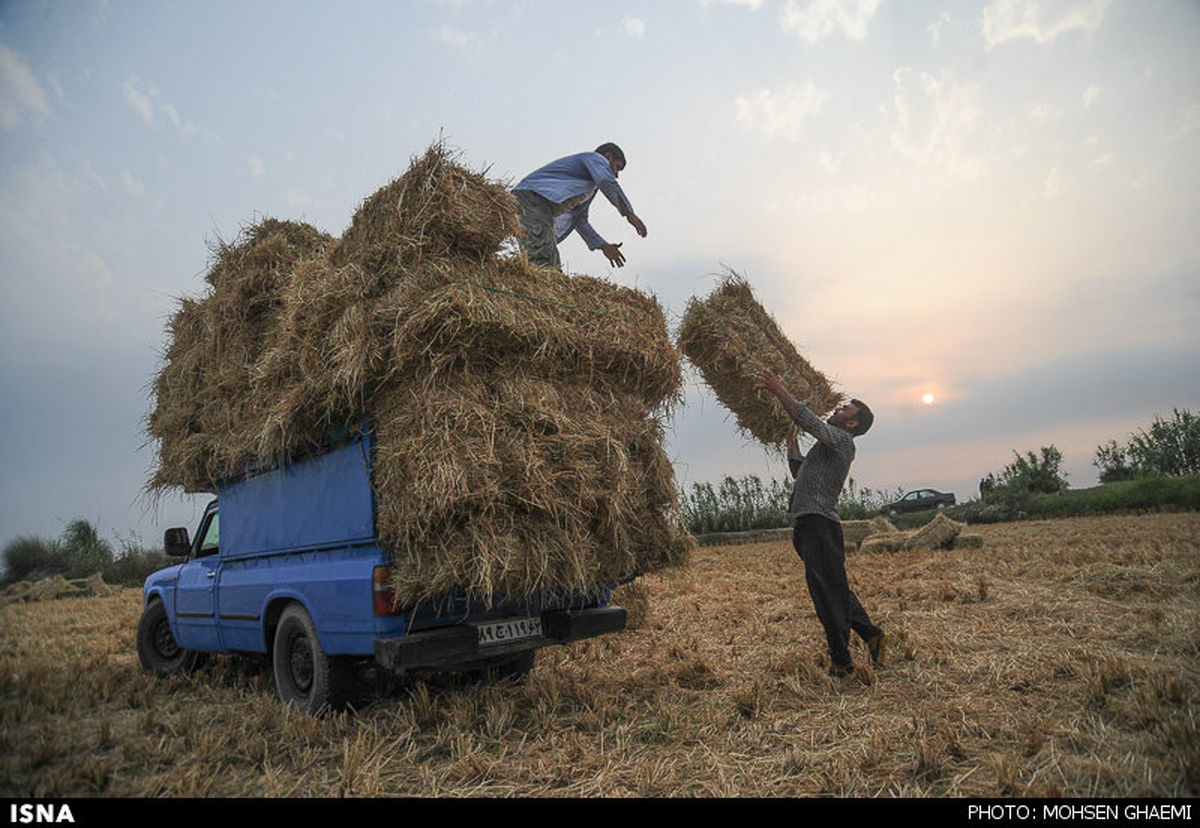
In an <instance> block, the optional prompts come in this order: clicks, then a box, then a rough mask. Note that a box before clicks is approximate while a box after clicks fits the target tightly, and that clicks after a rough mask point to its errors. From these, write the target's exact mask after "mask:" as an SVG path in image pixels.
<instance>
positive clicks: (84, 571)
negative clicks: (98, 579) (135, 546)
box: [59, 518, 113, 578]
mask: <svg viewBox="0 0 1200 828" xmlns="http://www.w3.org/2000/svg"><path fill="white" fill-rule="evenodd" d="M59 544H60V545H61V546H62V549H63V551H64V552H65V553H66V556H67V573H66V575H67V577H68V578H85V577H87V576H88V575H91V574H92V573H93V572H100V571H101V570H103V569H104V567H105V566H107V565H108V564H111V563H112V561H113V549H112V544H111V543H109V542H108V541H106V540H104V539H103V538H102V537H100V532H99V531H98V530H97V529H96V527H95V526H94V525H93V524H92V523H90V522H89V521H86V520H84V519H83V518H76V519H75V520H73V521H71V522H70V523H68V524H67V528H66V529H65V530H64V531H63V534H62V538H61V539H60V540H59Z"/></svg>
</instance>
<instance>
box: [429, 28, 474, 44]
mask: <svg viewBox="0 0 1200 828" xmlns="http://www.w3.org/2000/svg"><path fill="white" fill-rule="evenodd" d="M437 39H438V40H440V41H442V42H443V43H449V44H450V45H452V46H461V47H464V48H465V47H467V46H471V45H473V44H476V43H479V42H480V41H479V35H477V34H475V33H473V32H464V31H463V30H462V29H458V28H455V27H454V26H449V25H445V24H443V25H442V27H441V28H440V29H438V33H437Z"/></svg>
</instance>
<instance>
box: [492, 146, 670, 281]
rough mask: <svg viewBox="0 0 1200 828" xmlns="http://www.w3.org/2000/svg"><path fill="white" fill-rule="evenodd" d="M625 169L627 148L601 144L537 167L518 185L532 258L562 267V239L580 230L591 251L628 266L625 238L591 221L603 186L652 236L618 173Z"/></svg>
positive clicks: (525, 240) (632, 221) (519, 209)
mask: <svg viewBox="0 0 1200 828" xmlns="http://www.w3.org/2000/svg"><path fill="white" fill-rule="evenodd" d="M623 169H625V153H623V152H622V151H621V148H620V147H618V146H617V145H616V144H613V143H607V144H601V145H600V146H598V147H596V150H595V152H581V153H578V154H577V155H568V156H567V157H565V158H560V159H558V160H557V161H551V162H550V163H549V164H547V165H546V166H544V167H542V168H540V169H537V170H534V171H533V172H531V173H530V174H529V175H527V176H525V177H524V178H523V179H521V182H520V183H519V184H517V186H516V187H514V188H513V195H514V196H516V199H517V217H518V218H519V219H520V220H521V227H522V228H523V229H524V231H525V233H524V236H523V237H522V238H521V240H520V241H521V248H522V249H523V250H524V251H525V253H526V255H527V256H528V257H529V261H531V262H533V263H534V264H538V265H542V266H543V267H555V268H558V269H559V270H562V259H561V258H559V255H558V243H559V242H560V241H562V240H563V239H565V238H566V237H567V236H569V235H571V233H572V231H578V232H579V235H580V236H582V237H583V240H584V242H586V243H587V246H588V250H596V249H597V248H598V249H599V250H600V251H601V252H602V253H604V255H605V257H606V258H607V259H608V261H609V264H613V265H616V266H617V267H623V266H624V265H625V254H624V253H622V252H621V244H622V242H618V243H616V244H610V243H609V242H606V241H605V240H604V239H603V238H602V237H601V236H600V234H599V233H597V232H596V230H595V229H594V228H593V227H592V225H591V224H589V223H588V208H589V207H591V205H592V199H593V198H595V197H596V193H597V191H599V192H602V193H604V196H605V197H606V198H607V199H608V200H609V201H611V202H612V205H613V206H614V207H616V208H617V212H618V213H620V214H621V215H623V216H624V217H625V219H626V220H627V221H628V222H629V223H630V224H632V225H633V229H635V230H637V232H638V235H639V236H641V237H642V238H645V237H646V225H645V224H643V223H642V220H641V219H640V218H638V217H637V216H636V215H635V214H634V212H633V205H631V204H630V203H629V199H628V198H627V197H626V196H625V192H624V191H623V190H622V189H621V185H619V184H618V183H617V176H618V175H620V174H621V170H623Z"/></svg>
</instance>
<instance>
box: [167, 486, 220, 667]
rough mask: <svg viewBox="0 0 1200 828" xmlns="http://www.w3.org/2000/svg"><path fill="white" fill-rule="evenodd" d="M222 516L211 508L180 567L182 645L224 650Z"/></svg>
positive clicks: (178, 612) (177, 588)
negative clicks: (219, 589) (219, 604)
mask: <svg viewBox="0 0 1200 828" xmlns="http://www.w3.org/2000/svg"><path fill="white" fill-rule="evenodd" d="M219 535H220V518H219V515H218V513H217V510H216V509H211V510H210V511H208V512H207V513H206V514H205V516H204V519H203V520H202V522H201V524H200V534H199V536H198V538H197V542H196V547H195V550H194V551H193V553H192V557H191V558H190V559H188V561H187V563H185V564H184V565H183V567H182V568H181V569H180V570H179V581H178V582H177V583H176V585H175V618H176V623H177V626H178V627H179V634H178V636H176V638H177V639H178V642H179V646H181V647H186V648H187V649H189V650H207V651H210V652H211V651H214V650H215V651H220V650H224V649H225V648H224V646H223V644H222V642H221V634H220V630H219V629H218V627H217V613H216V609H217V602H216V597H217V581H218V580H219V578H220V568H221V556H220V555H219V554H218V552H219V551H220V545H219Z"/></svg>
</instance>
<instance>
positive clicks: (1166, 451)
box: [1092, 408, 1200, 483]
mask: <svg viewBox="0 0 1200 828" xmlns="http://www.w3.org/2000/svg"><path fill="white" fill-rule="evenodd" d="M1092 463H1093V465H1095V466H1096V468H1097V469H1099V470H1100V482H1101V483H1113V482H1117V481H1121V480H1133V479H1134V478H1136V477H1141V476H1145V475H1165V476H1167V477H1184V476H1188V475H1197V474H1200V417H1197V416H1196V415H1194V414H1192V413H1191V412H1190V411H1188V410H1187V409H1186V408H1185V409H1184V410H1183V411H1180V410H1179V409H1175V410H1174V416H1173V417H1172V419H1170V420H1163V419H1162V418H1160V417H1155V418H1154V422H1153V423H1151V425H1150V430H1149V431H1146V430H1145V429H1139V430H1138V431H1137V432H1136V433H1135V434H1132V435H1130V438H1129V442H1128V443H1126V444H1124V445H1122V444H1120V443H1118V442H1117V441H1116V440H1109V441H1108V444H1107V445H1103V446H1097V448H1096V459H1095V460H1093V461H1092Z"/></svg>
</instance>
